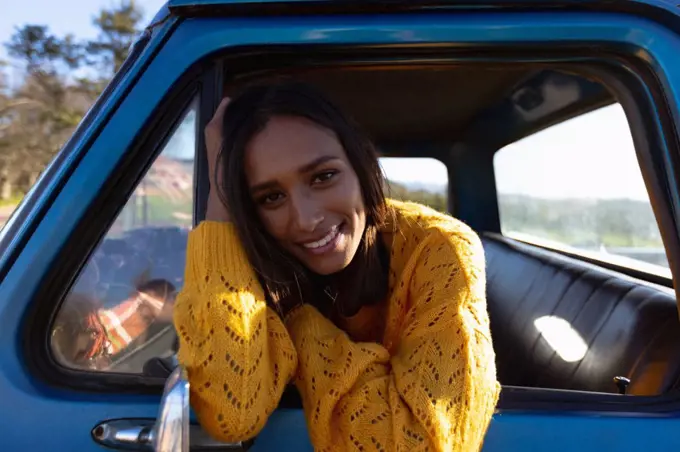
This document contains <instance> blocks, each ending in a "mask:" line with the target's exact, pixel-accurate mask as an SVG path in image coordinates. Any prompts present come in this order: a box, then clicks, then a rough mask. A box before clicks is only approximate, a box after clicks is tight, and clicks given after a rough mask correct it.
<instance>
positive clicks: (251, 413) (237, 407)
mask: <svg viewBox="0 0 680 452" xmlns="http://www.w3.org/2000/svg"><path fill="white" fill-rule="evenodd" d="M227 394H228V393H227ZM191 395H192V397H191V398H192V401H191V405H192V407H193V409H194V412H195V413H196V417H197V418H198V421H199V423H200V424H201V427H202V428H203V430H204V431H205V432H206V433H207V434H208V435H209V436H210V437H211V438H213V439H214V440H216V441H220V442H223V443H239V442H243V441H247V440H249V439H252V438H253V437H255V436H256V435H257V434H258V433H260V431H261V430H262V428H263V427H264V425H265V423H266V420H267V415H266V414H265V412H264V410H257V409H254V408H255V407H250V406H248V407H246V406H245V405H244V404H243V403H240V404H239V403H235V404H232V403H230V401H229V399H228V397H227V395H225V394H220V396H221V399H218V395H212V396H207V397H206V394H200V395H197V397H194V393H193V391H192V394H191ZM232 397H233V396H232ZM260 411H262V412H261V413H260Z"/></svg>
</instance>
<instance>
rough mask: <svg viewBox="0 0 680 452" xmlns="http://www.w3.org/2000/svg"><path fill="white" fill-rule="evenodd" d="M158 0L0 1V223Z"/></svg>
mask: <svg viewBox="0 0 680 452" xmlns="http://www.w3.org/2000/svg"><path fill="white" fill-rule="evenodd" d="M163 4H164V1H163V0H143V1H134V0H121V1H111V0H61V1H58V2H55V1H52V0H26V1H24V2H18V1H15V0H0V225H1V224H2V223H4V222H5V221H6V219H7V217H8V216H9V215H10V214H11V213H12V211H13V210H14V207H15V206H16V204H17V203H18V202H19V201H20V200H21V198H22V197H23V195H24V194H25V193H26V191H27V190H28V189H29V188H30V187H31V185H32V184H33V182H34V181H35V180H36V178H37V177H38V175H39V174H40V172H41V171H42V170H43V168H44V167H45V165H46V164H47V163H48V162H49V161H50V160H51V158H52V157H53V156H54V154H56V153H57V152H58V150H59V149H60V147H61V146H62V145H63V143H64V142H65V141H66V140H67V139H68V138H69V137H70V135H71V134H72V133H73V130H74V129H75V127H76V126H77V125H78V123H79V122H80V120H81V118H82V117H83V115H84V114H85V113H86V112H87V110H88V109H89V107H90V106H91V105H92V103H93V102H94V101H95V99H96V98H97V96H98V95H99V94H100V93H101V91H102V90H103V89H104V87H105V86H106V84H107V83H108V82H109V80H110V79H111V77H112V76H113V74H114V73H115V71H116V70H117V69H118V68H119V67H120V65H121V64H122V62H123V61H124V60H125V57H126V56H127V53H128V49H129V47H130V45H131V44H132V42H134V40H135V38H136V36H137V34H138V33H139V32H140V31H141V30H142V29H143V28H144V27H145V26H146V25H147V24H148V23H150V21H151V19H152V18H153V16H154V15H155V14H156V12H157V11H158V10H159V9H160V7H161V6H162V5H163Z"/></svg>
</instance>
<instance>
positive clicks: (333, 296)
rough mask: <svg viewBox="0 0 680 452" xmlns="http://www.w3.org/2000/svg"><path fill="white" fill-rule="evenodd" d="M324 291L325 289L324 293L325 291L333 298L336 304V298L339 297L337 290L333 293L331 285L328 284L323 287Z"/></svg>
mask: <svg viewBox="0 0 680 452" xmlns="http://www.w3.org/2000/svg"><path fill="white" fill-rule="evenodd" d="M323 291H324V293H325V294H326V295H328V298H330V299H331V300H333V306H335V300H337V299H338V292H337V291H336V292H335V295H333V294H332V293H331V288H330V287H329V286H326V287H325V288H324V289H323Z"/></svg>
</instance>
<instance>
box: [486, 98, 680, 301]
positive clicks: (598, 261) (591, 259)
mask: <svg viewBox="0 0 680 452" xmlns="http://www.w3.org/2000/svg"><path fill="white" fill-rule="evenodd" d="M616 94H618V93H616ZM616 103H619V102H614V103H612V104H609V105H614V104H616ZM619 104H620V103H619ZM620 105H621V107H622V109H623V110H624V114H625V115H626V122H627V125H628V127H629V130H630V132H631V135H632V134H633V124H632V123H631V121H630V117H631V116H632V115H629V111H628V110H626V108H630V105H628V106H627V107H624V106H623V104H620ZM600 108H603V107H602V106H601V105H596V106H594V108H592V109H588V110H587V111H580V112H579V113H578V114H577V115H568V116H566V117H564V118H563V119H560V120H559V121H557V122H554V123H551V124H550V125H548V127H539V128H537V129H535V130H532V131H531V133H527V134H523V135H522V136H521V138H519V139H517V140H514V141H512V142H510V143H507V144H505V145H503V146H502V147H500V148H497V149H496V150H495V151H494V152H493V158H495V156H496V154H497V153H498V152H501V151H503V150H504V149H505V148H506V147H507V146H509V145H510V144H514V143H516V142H518V141H521V140H523V139H525V138H528V137H531V136H533V135H535V134H538V133H541V132H543V131H545V130H548V129H549V128H551V127H555V126H559V125H560V124H562V123H564V122H567V121H569V120H571V119H575V118H578V117H580V116H583V115H585V114H588V113H591V112H594V111H597V110H599V109H600ZM633 141H634V142H635V141H636V140H633ZM634 144H635V146H634V147H635V154H636V155H635V157H636V160H637V161H638V165H639V164H640V151H638V149H637V146H638V144H637V143H634ZM548 152H549V151H548ZM640 171H641V172H642V171H643V168H642V167H641V166H640ZM493 172H494V190H495V193H496V203H495V206H496V209H497V212H498V227H497V228H494V229H497V230H495V231H493V232H497V233H499V234H501V235H503V231H502V221H503V219H502V218H501V213H500V203H499V198H498V195H499V193H498V190H497V187H496V186H495V173H496V169H495V167H494V168H493ZM647 190H648V191H647V194H648V195H649V197H650V206H652V201H651V193H650V192H649V188H648V187H647ZM652 209H653V207H652ZM654 219H655V221H656V224H657V227H659V226H660V225H659V222H658V218H657V216H656V211H654ZM659 232H661V231H660V228H659ZM503 237H505V238H506V239H508V240H512V241H515V242H518V243H524V244H527V245H531V246H534V247H537V248H541V249H544V250H547V251H551V252H555V253H558V254H561V255H563V256H567V257H570V258H574V259H577V260H580V261H583V262H586V263H588V264H593V265H597V266H600V267H602V268H605V269H607V270H613V271H616V272H619V273H621V274H624V275H627V276H631V277H634V278H636V279H639V280H642V281H646V282H649V283H652V284H657V285H660V286H663V287H667V288H671V289H672V288H673V279H672V278H669V277H667V276H665V275H663V274H660V273H655V272H652V271H646V270H644V269H642V268H639V267H634V266H627V265H625V264H622V263H618V262H616V261H615V260H609V259H606V258H605V257H604V256H602V257H600V256H598V255H597V253H596V252H587V251H581V250H578V249H574V248H572V247H570V246H569V245H567V244H564V247H558V246H550V245H549V244H545V243H544V242H543V238H542V237H536V240H535V241H534V240H531V239H530V238H517V237H512V236H508V235H503ZM662 237H663V234H662ZM665 251H666V248H665V246H664V252H665ZM666 258H668V256H667V255H666ZM669 270H670V263H669Z"/></svg>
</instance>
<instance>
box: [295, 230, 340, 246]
mask: <svg viewBox="0 0 680 452" xmlns="http://www.w3.org/2000/svg"><path fill="white" fill-rule="evenodd" d="M337 235H338V226H337V225H336V226H333V227H332V228H331V230H330V231H329V232H328V234H326V236H325V237H324V238H322V239H321V240H317V241H316V242H311V243H304V244H303V245H302V246H304V247H305V248H310V249H314V248H319V247H322V246H324V245H327V244H328V242H330V241H331V240H333V239H334V238H335V237H336V236H337Z"/></svg>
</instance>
